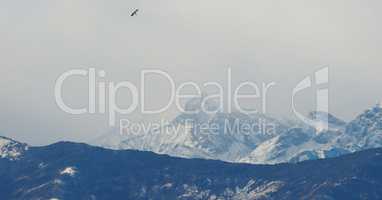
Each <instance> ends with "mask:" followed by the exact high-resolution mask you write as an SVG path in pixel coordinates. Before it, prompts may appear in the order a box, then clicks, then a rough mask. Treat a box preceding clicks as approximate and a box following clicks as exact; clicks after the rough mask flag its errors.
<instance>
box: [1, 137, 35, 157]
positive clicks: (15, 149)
mask: <svg viewBox="0 0 382 200" xmlns="http://www.w3.org/2000/svg"><path fill="white" fill-rule="evenodd" d="M27 150H28V145H26V144H23V143H19V142H16V141H14V140H12V139H10V138H6V137H2V136H0V157H1V158H7V159H10V160H17V159H20V157H22V155H23V153H24V152H25V151H27Z"/></svg>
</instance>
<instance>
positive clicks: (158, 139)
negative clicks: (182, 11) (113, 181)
mask: <svg viewBox="0 0 382 200" xmlns="http://www.w3.org/2000/svg"><path fill="white" fill-rule="evenodd" d="M201 102H203V101H202V100H200V99H194V100H192V101H190V102H189V103H188V104H186V109H187V110H188V111H190V110H192V111H195V112H194V113H193V114H185V113H182V114H180V115H178V116H177V117H176V118H175V119H174V120H173V121H172V122H171V123H169V124H167V125H166V126H163V127H160V128H159V130H160V131H151V132H148V133H143V134H130V133H129V132H126V133H124V134H123V135H119V134H118V133H114V134H108V135H106V136H105V137H104V138H101V139H98V140H96V141H95V142H94V143H93V144H95V145H98V146H102V147H106V148H112V149H136V150H143V151H152V152H155V153H159V154H168V155H171V156H178V157H185V158H207V159H216V160H223V161H228V162H245V163H256V164H276V163H283V162H299V161H304V160H313V159H322V158H331V157H337V156H340V155H343V154H347V153H351V152H355V151H360V150H364V149H369V148H377V147H382V108H381V106H380V105H376V106H374V107H372V108H370V109H368V110H366V111H365V112H364V113H362V114H360V115H359V116H357V117H356V119H354V120H352V121H351V122H349V123H346V122H344V121H343V120H341V119H338V118H336V117H335V116H333V115H331V114H329V113H323V112H311V113H310V114H309V115H308V117H309V118H310V119H311V120H313V121H314V122H315V123H314V125H310V126H309V125H305V124H297V123H296V124H292V125H291V124H288V125H285V124H284V123H282V122H280V121H278V120H276V119H273V118H270V117H267V116H265V115H261V114H258V115H246V114H242V113H235V112H234V113H221V112H216V113H212V114H211V113H206V112H205V111H203V110H202V109H201V105H200V104H201ZM213 105H214V104H213V103H211V102H209V103H208V106H207V108H209V109H214V108H215V107H214V106H213ZM323 127H325V128H323ZM111 138H114V139H113V142H110V140H111Z"/></svg>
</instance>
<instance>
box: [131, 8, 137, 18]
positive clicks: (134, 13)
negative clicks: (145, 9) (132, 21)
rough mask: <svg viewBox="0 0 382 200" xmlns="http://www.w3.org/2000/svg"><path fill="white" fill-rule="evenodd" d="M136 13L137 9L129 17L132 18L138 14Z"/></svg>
mask: <svg viewBox="0 0 382 200" xmlns="http://www.w3.org/2000/svg"><path fill="white" fill-rule="evenodd" d="M138 11H139V9H135V10H134V12H133V13H131V15H130V16H131V17H133V16H135V15H137V14H138Z"/></svg>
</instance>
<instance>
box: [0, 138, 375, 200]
mask: <svg viewBox="0 0 382 200" xmlns="http://www.w3.org/2000/svg"><path fill="white" fill-rule="evenodd" d="M16 144H18V145H22V144H21V143H16ZM18 145H16V146H13V148H15V149H13V148H11V147H10V148H9V149H8V150H9V151H11V152H15V151H18V147H17V146H18ZM381 158H382V149H372V150H366V151H362V152H358V153H355V154H350V155H346V156H341V157H338V158H333V159H325V160H314V161H306V162H301V163H298V164H279V165H250V164H239V163H236V164H234V163H225V162H222V161H214V160H202V159H183V158H174V157H169V156H166V155H157V154H154V153H151V152H139V151H133V150H109V149H103V148H99V147H93V146H89V145H86V144H77V143H69V142H59V143H56V144H53V145H49V146H44V147H29V149H28V150H27V151H23V152H22V153H21V154H20V156H19V159H10V158H9V157H3V158H0V196H1V198H2V199H14V200H18V199H28V200H37V199H51V200H66V199H99V200H102V199H126V200H129V199H132V200H140V199H142V200H147V199H163V200H169V199H184V200H194V199H195V200H196V199H198V200H204V199H206V200H218V199H220V200H227V199H233V200H234V199H237V200H258V199H293V200H294V199H381V198H382V190H380V188H381V186H382V173H381V172H380V169H381V167H382V159H381Z"/></svg>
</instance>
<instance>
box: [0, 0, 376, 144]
mask: <svg viewBox="0 0 382 200" xmlns="http://www.w3.org/2000/svg"><path fill="white" fill-rule="evenodd" d="M135 8H139V9H140V11H139V13H138V15H137V16H135V17H130V13H131V12H132V11H133V10H134V9H135ZM381 9H382V2H381V1H377V0H363V1H360V0H330V1H329V0H327V1H325V0H324V1H305V0H300V1H297V0H291V1H282V0H267V1H257V0H240V1H233V0H192V1H190V0H171V1H170V0H155V1H152V0H114V1H100V0H81V1H78V0H65V1H63V0H34V1H2V2H1V3H0V58H1V59H0V74H1V78H0V84H1V90H0V121H1V124H0V134H2V135H6V136H9V137H12V138H15V139H18V140H21V141H24V142H28V143H30V144H35V145H40V144H48V143H51V142H55V141H58V140H75V141H87V140H90V139H91V138H94V137H96V136H97V135H99V134H102V133H104V132H107V130H108V129H109V127H108V123H107V117H105V116H104V115H101V114H97V115H78V116H74V115H69V114H66V113H64V112H63V111H62V110H60V109H59V108H58V107H57V105H56V103H55V99H54V84H55V80H56V79H57V77H59V76H60V75H61V74H62V73H64V72H65V71H67V70H70V69H74V68H82V69H87V68H89V67H95V68H97V69H99V70H101V69H102V70H105V71H106V77H105V81H115V82H118V81H122V80H128V81H131V82H133V83H137V84H138V83H139V82H138V81H139V78H140V77H139V73H140V71H141V70H142V69H146V68H157V69H161V70H165V71H167V72H168V73H169V74H170V75H171V76H172V77H173V78H174V79H175V80H176V82H177V83H181V82H184V81H196V82H198V83H203V82H206V81H218V82H221V83H225V81H226V72H227V68H228V67H231V68H232V74H233V81H234V82H236V83H238V82H241V81H248V80H249V81H253V82H257V83H263V82H265V83H269V82H275V83H276V85H275V87H274V88H273V89H272V90H271V91H270V92H269V93H268V94H269V97H268V99H269V101H268V102H267V106H268V112H269V114H270V115H273V116H276V117H285V118H288V117H290V115H291V113H290V97H291V90H292V89H293V87H294V86H295V85H296V84H297V83H298V82H299V81H300V80H302V79H303V78H304V77H305V76H307V75H311V74H312V73H314V72H315V71H316V70H318V69H319V68H320V66H321V67H322V66H329V67H330V68H329V71H330V79H329V89H330V112H331V113H333V114H335V115H337V116H338V117H341V118H343V119H345V120H350V119H352V118H354V117H355V116H356V115H357V114H358V113H360V112H362V111H363V110H365V109H367V108H369V107H370V106H372V105H373V104H375V103H376V102H377V101H379V100H381V99H382V93H381V85H382V78H381V74H382V55H381V54H382V53H381V52H382V41H381V40H382V39H381V35H382V31H381V26H380V20H381V19H382V13H381V12H380V11H381ZM162 81H163V80H162ZM153 82H154V81H153ZM150 89H151V90H150V92H149V96H150V98H149V100H148V103H150V104H151V105H153V106H154V107H155V105H157V104H158V105H159V104H160V103H163V102H165V101H166V97H167V96H166V95H167V94H166V86H165V82H163V83H161V82H160V80H157V82H155V83H154V84H151V85H150ZM310 96H311V94H309V92H308V93H307V94H305V95H302V96H301V97H300V100H299V108H300V109H301V110H302V111H304V112H307V111H308V110H310V109H311V108H312V106H311V105H312V98H311V97H310ZM86 97H87V85H86V80H83V79H81V78H78V80H71V82H70V83H68V84H66V86H65V98H66V100H67V101H68V102H70V103H71V105H75V106H77V107H80V106H82V105H85V103H86ZM121 99H124V98H122V97H121ZM127 99H128V98H127ZM121 101H123V100H121ZM126 102H128V100H126ZM175 113H176V112H175V111H171V112H168V113H165V114H163V115H161V116H160V117H165V118H171V117H172V116H174V115H175ZM134 116H136V117H137V118H145V119H151V118H150V117H149V116H145V117H142V116H139V113H138V114H137V115H134ZM156 117H158V116H156Z"/></svg>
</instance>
